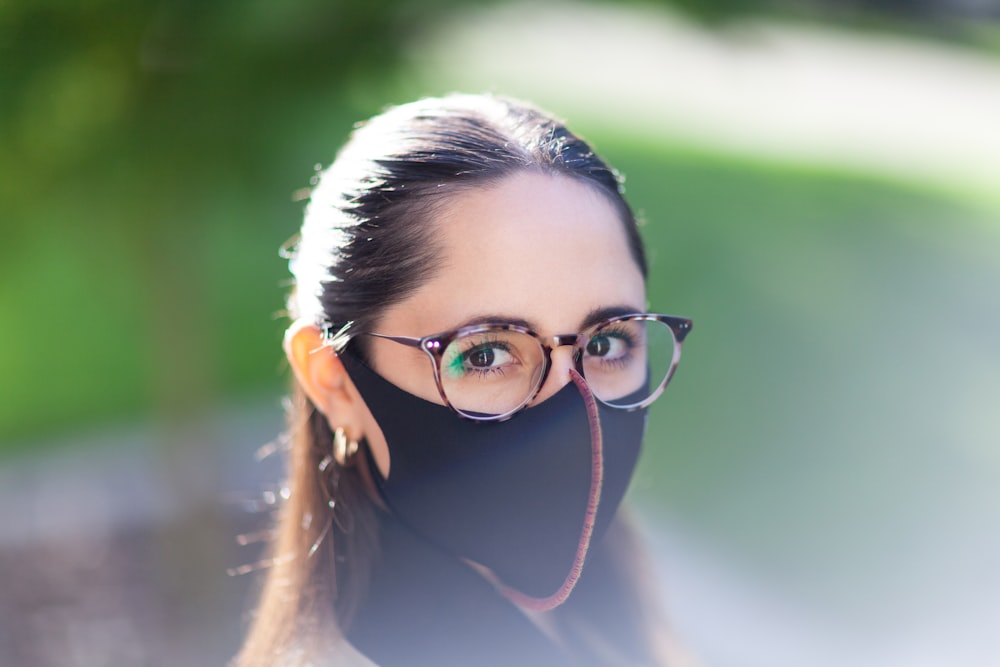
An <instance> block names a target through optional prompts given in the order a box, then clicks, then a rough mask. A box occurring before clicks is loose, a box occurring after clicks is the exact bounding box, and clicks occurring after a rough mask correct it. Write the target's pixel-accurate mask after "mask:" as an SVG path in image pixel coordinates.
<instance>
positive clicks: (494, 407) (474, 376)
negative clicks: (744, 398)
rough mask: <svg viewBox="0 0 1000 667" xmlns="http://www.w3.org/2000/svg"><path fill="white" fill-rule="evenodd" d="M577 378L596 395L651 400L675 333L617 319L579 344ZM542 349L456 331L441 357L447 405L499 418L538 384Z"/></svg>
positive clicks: (496, 335) (619, 403) (617, 400)
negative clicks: (580, 354)
mask: <svg viewBox="0 0 1000 667" xmlns="http://www.w3.org/2000/svg"><path fill="white" fill-rule="evenodd" d="M581 348H582V367H583V375H584V378H585V379H586V380H587V384H588V385H589V387H590V390H591V391H592V392H594V395H595V396H596V397H597V398H599V399H600V400H602V401H604V402H605V403H607V404H609V405H613V406H616V407H631V406H634V405H637V404H639V403H641V402H642V401H644V400H646V399H647V398H649V396H650V395H651V394H652V393H653V392H655V391H656V390H657V389H658V388H659V387H660V385H661V384H662V383H663V380H664V379H666V377H667V374H668V373H669V372H670V368H671V365H672V363H673V356H674V335H673V331H672V330H671V329H670V327H669V326H667V325H666V324H664V323H663V322H659V321H656V320H620V321H616V322H612V323H610V324H608V325H607V326H604V327H601V328H600V329H598V330H596V331H592V332H591V333H590V336H589V338H588V339H587V340H586V341H583V342H582V343H581ZM544 363H545V351H544V349H543V347H542V344H541V343H540V342H539V341H538V339H536V338H535V337H534V336H531V335H529V334H526V333H522V332H518V331H503V330H490V331H484V332H475V333H469V334H465V335H463V336H459V337H458V338H456V339H455V340H453V341H452V342H451V343H450V344H449V345H448V346H447V347H446V348H445V350H444V354H443V355H442V357H441V367H440V378H441V386H442V389H443V390H444V393H445V396H447V397H448V402H449V403H451V404H452V406H453V407H454V408H455V409H457V410H459V411H461V412H464V413H468V414H470V415H474V416H487V415H502V414H506V413H508V412H510V411H512V410H515V409H517V408H518V407H519V406H521V405H522V404H523V403H524V402H525V401H526V400H528V398H530V396H531V395H532V394H533V393H534V391H535V390H536V389H537V387H538V383H539V380H540V378H541V375H542V370H543V366H544Z"/></svg>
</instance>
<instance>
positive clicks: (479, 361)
mask: <svg viewBox="0 0 1000 667" xmlns="http://www.w3.org/2000/svg"><path fill="white" fill-rule="evenodd" d="M445 360H446V361H445V365H444V367H443V370H445V371H446V372H447V374H448V376H449V377H452V378H456V379H457V378H461V377H463V376H468V375H479V376H485V375H491V374H494V373H496V374H499V375H503V374H504V373H505V372H506V371H508V370H509V369H511V368H513V367H515V366H517V365H518V350H517V347H516V346H515V345H512V344H511V341H509V340H507V339H506V338H504V337H503V336H500V335H474V336H470V337H469V338H466V339H461V340H459V341H456V342H454V343H452V345H451V346H449V348H448V350H447V351H446V352H445Z"/></svg>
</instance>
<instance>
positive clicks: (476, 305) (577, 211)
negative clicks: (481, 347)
mask: <svg viewBox="0 0 1000 667" xmlns="http://www.w3.org/2000/svg"><path fill="white" fill-rule="evenodd" d="M431 226H432V228H433V231H432V232H431V233H432V235H433V238H434V239H435V241H436V244H437V245H438V247H439V248H440V254H439V257H438V260H437V261H438V265H437V266H436V267H435V271H434V274H433V276H432V278H431V279H430V280H429V281H428V282H427V283H426V284H424V285H422V286H421V287H420V288H419V289H418V290H417V291H416V292H415V293H414V294H413V295H412V296H411V297H410V298H408V299H406V300H405V301H403V302H401V303H399V304H397V305H396V306H394V307H393V308H392V309H390V311H389V312H387V313H386V316H385V318H384V319H383V324H384V326H385V327H391V328H393V329H396V327H397V326H398V327H400V333H402V330H403V329H405V333H406V335H426V334H430V333H435V332H438V331H442V330H445V329H450V328H454V327H457V326H460V325H462V324H464V323H465V322H467V321H468V320H470V319H474V318H478V317H483V316H489V315H498V316H505V317H510V318H516V319H520V320H527V321H528V322H529V323H530V324H531V326H532V327H533V328H535V329H536V330H537V331H539V332H540V333H546V334H551V333H566V332H569V331H573V330H575V329H576V328H578V327H579V326H580V324H581V323H582V322H583V320H584V318H585V317H586V316H587V315H588V314H589V313H591V312H593V311H594V310H599V309H602V308H607V307H614V306H631V307H634V308H635V309H636V310H641V309H643V308H644V305H645V296H644V287H645V286H644V283H643V278H642V275H641V273H640V271H639V268H638V267H637V266H636V263H635V260H634V259H633V258H632V255H631V253H630V252H629V248H628V242H627V237H626V234H625V230H624V225H623V222H622V220H621V219H620V217H619V215H618V213H617V211H616V210H615V208H614V206H612V204H611V202H609V201H608V199H607V198H606V196H605V195H603V194H602V193H600V192H599V191H597V190H596V189H595V188H593V187H591V186H590V185H588V184H586V183H583V182H580V181H577V180H574V179H572V178H569V177H567V176H562V175H551V174H544V173H538V172H527V171H526V172H519V173H516V174H513V175H511V176H508V177H506V178H504V179H502V180H501V181H499V182H497V183H494V184H491V185H489V186H486V187H482V188H477V189H472V190H468V191H464V192H461V193H459V194H456V195H455V196H453V197H451V198H450V199H448V200H447V201H446V202H445V204H444V205H443V206H441V207H440V208H438V209H437V212H436V214H435V217H434V219H433V221H432V222H431Z"/></svg>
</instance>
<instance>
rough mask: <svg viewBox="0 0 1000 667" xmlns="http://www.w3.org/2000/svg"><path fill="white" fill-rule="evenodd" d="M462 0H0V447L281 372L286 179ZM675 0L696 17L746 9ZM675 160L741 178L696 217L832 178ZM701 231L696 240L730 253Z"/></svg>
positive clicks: (336, 139)
mask: <svg viewBox="0 0 1000 667" xmlns="http://www.w3.org/2000/svg"><path fill="white" fill-rule="evenodd" d="M459 4H460V3H459V2H458V0H433V1H428V2H420V3H417V2H393V1H392V0H372V1H371V2H365V3H359V2H351V1H349V0H333V1H322V0H296V1H290V2H282V3H274V2H267V1H264V0H247V1H243V2H236V1H235V0H229V1H220V2H212V3H203V2H197V1H195V0H178V1H175V2H156V1H153V0H147V1H146V2H134V1H129V2H126V1H124V0H92V1H90V2H81V3H76V4H66V3H49V2H33V3H29V2H8V3H4V4H2V5H0V217H2V227H0V230H2V231H0V234H2V236H0V378H2V381H0V391H2V396H0V443H6V444H0V448H2V447H4V446H8V447H9V446H12V444H11V443H13V442H15V441H17V440H23V439H24V438H26V437H28V436H30V435H33V434H42V435H44V434H46V433H52V432H55V431H58V430H62V429H66V428H68V427H69V426H70V425H74V426H76V425H79V424H81V423H86V422H93V421H97V420H101V419H104V418H107V417H109V416H120V415H124V414H136V413H137V412H140V411H149V410H153V411H154V412H156V413H157V414H159V415H161V416H165V417H167V418H169V417H171V416H176V415H184V414H188V413H191V412H194V411H198V410H201V409H203V408H205V407H207V406H210V405H211V403H212V402H213V401H214V400H215V399H216V398H217V397H218V396H220V395H222V394H225V395H227V396H229V395H233V394H241V393H243V394H246V393H250V392H256V391H261V390H267V391H273V390H274V389H275V387H277V386H279V384H280V383H281V382H282V380H281V378H282V377H283V373H282V371H281V367H280V363H279V361H278V359H279V356H280V355H279V354H277V353H276V350H277V349H278V342H279V341H280V335H281V329H282V323H281V322H280V321H277V320H275V321H274V322H272V323H271V324H270V325H268V324H266V323H264V322H263V319H264V318H265V317H266V316H267V315H268V314H269V312H270V311H272V310H273V311H277V310H278V309H280V305H281V300H282V290H283V288H282V282H283V281H284V280H285V279H286V272H285V269H284V267H283V265H282V263H281V261H279V260H277V259H276V255H275V253H276V248H277V247H278V245H279V244H280V243H281V242H282V241H283V240H284V239H285V238H286V237H287V236H288V235H289V234H290V233H291V232H292V231H293V230H294V228H295V227H296V226H297V222H298V220H297V219H298V218H299V215H300V212H299V207H298V206H296V205H294V204H292V203H291V195H292V193H293V192H294V191H295V190H296V189H298V188H300V187H302V186H303V185H305V183H306V182H307V181H308V178H309V176H310V175H311V168H312V165H313V164H315V163H317V162H323V163H328V162H329V160H330V159H331V158H332V154H333V151H334V149H335V147H336V146H338V145H339V144H340V143H341V142H342V140H343V139H344V137H345V136H346V134H347V131H348V130H349V128H350V125H351V123H352V122H353V121H354V120H356V119H358V118H364V117H367V116H369V115H371V114H372V113H374V112H376V111H378V109H379V108H380V107H381V106H382V105H383V104H385V103H387V102H390V101H394V100H399V99H400V97H399V96H400V95H402V94H403V93H401V92H400V91H404V92H405V96H407V97H408V96H410V95H411V93H413V92H414V91H412V90H410V89H409V88H408V87H407V82H405V81H400V80H398V78H397V77H398V76H399V74H398V72H400V71H401V70H398V69H396V68H397V65H398V64H399V62H400V59H401V58H402V57H403V56H404V54H405V52H406V48H407V46H408V45H409V44H410V43H411V42H412V40H413V39H414V37H415V36H417V35H419V34H420V33H421V31H422V29H423V28H424V27H427V26H430V25H432V24H433V23H434V22H435V21H437V20H438V19H439V18H440V17H441V16H442V15H444V14H445V13H446V12H448V11H452V10H453V9H454V8H455V7H457V6H459ZM464 4H468V3H464ZM482 4H486V3H485V2H482ZM681 4H682V5H685V6H687V7H689V8H690V9H691V10H692V11H696V12H698V13H700V14H701V15H704V16H709V15H712V16H724V15H729V14H730V13H732V12H741V11H744V10H745V7H746V6H750V5H746V6H744V5H738V4H737V3H733V2H730V1H728V0H716V1H714V2H696V1H695V0H685V1H684V2H682V3H681ZM752 6H753V7H755V8H757V9H760V8H762V7H763V8H768V7H772V6H777V5H772V3H771V2H761V3H752ZM421 92H422V91H421ZM601 145H602V147H606V148H607V149H608V150H609V152H615V153H616V155H618V156H620V160H619V162H620V163H621V164H622V167H623V169H624V170H625V171H627V173H629V174H630V175H631V179H632V180H630V189H631V191H632V192H633V194H634V197H635V199H636V200H637V201H640V202H641V205H642V206H644V207H647V208H648V210H650V211H654V210H657V209H658V208H659V207H664V208H666V207H668V206H669V204H668V202H669V201H673V200H674V198H675V197H677V196H679V195H678V193H676V192H673V191H672V190H670V191H668V190H663V189H659V188H657V187H655V186H654V187H653V188H652V190H650V191H649V192H643V187H644V186H643V185H641V184H642V180H641V179H642V178H643V176H642V174H644V173H659V172H658V171H650V169H651V167H652V165H648V164H646V163H645V162H644V161H643V160H645V159H647V158H643V157H641V156H637V155H638V154H636V155H633V153H632V152H630V151H631V149H629V148H627V147H623V148H621V149H620V150H619V149H616V148H615V140H614V139H612V140H610V141H608V142H604V143H602V144H601ZM664 155H667V156H669V155H670V153H669V152H667V153H664ZM678 160H679V161H678V162H677V163H676V164H675V165H674V166H673V169H674V171H675V172H676V176H677V178H678V179H679V180H678V182H681V183H685V184H686V186H685V188H686V189H685V190H684V192H688V193H694V192H704V191H709V192H711V191H714V190H713V189H714V188H716V187H718V188H724V189H725V191H727V192H736V193H741V196H743V197H745V199H744V200H743V201H740V202H739V203H738V204H737V205H734V207H733V208H720V209H714V208H711V206H714V205H717V204H718V201H719V200H718V198H716V197H713V196H709V197H708V199H707V200H703V199H702V198H700V197H695V196H692V195H690V194H687V195H683V193H681V195H682V196H684V198H685V203H684V205H683V206H685V207H688V208H682V210H685V211H686V213H685V216H687V217H689V218H690V219H692V220H699V221H705V220H711V221H715V223H714V224H717V225H719V226H720V229H721V228H722V227H723V226H726V225H737V224H740V219H734V216H733V214H734V213H736V212H740V213H742V212H745V211H757V212H758V214H759V215H761V216H764V217H765V218H766V219H767V220H768V221H770V224H772V225H774V226H775V227H774V229H793V228H794V229H799V228H800V227H799V226H797V225H798V223H801V222H802V220H801V217H800V214H801V211H800V210H799V209H794V210H793V209H791V208H788V207H787V202H784V201H781V202H779V203H778V204H775V203H774V200H773V192H774V191H773V190H772V189H771V188H778V189H779V190H780V191H782V192H784V191H785V189H786V188H787V187H789V186H788V184H789V183H792V182H794V183H796V184H797V187H800V190H799V192H800V193H802V194H800V195H797V196H799V197H805V196H806V194H807V193H810V194H809V196H811V194H813V193H812V191H813V190H814V189H816V188H820V189H822V187H826V185H822V184H834V183H839V182H840V181H839V180H838V179H837V178H834V177H830V176H829V175H816V176H814V177H810V178H807V179H805V180H802V177H801V176H799V175H795V174H775V173H771V172H766V171H759V172H755V171H754V170H753V169H750V170H746V169H741V170H737V171H732V170H729V169H728V168H722V169H716V168H714V167H713V168H709V167H706V163H705V161H704V158H703V157H698V156H695V155H685V156H683V158H678ZM656 169H660V167H656ZM831 187H833V186H832V185H831ZM843 187H844V188H846V189H845V191H844V192H841V193H839V194H838V196H837V197H834V198H830V201H831V207H832V208H831V209H830V210H831V211H833V212H835V211H837V210H842V211H843V217H850V218H852V219H853V218H855V217H856V216H858V215H860V216H861V217H862V218H865V219H873V218H875V217H877V216H879V215H881V214H882V213H883V212H885V211H883V209H888V210H889V211H890V212H889V217H890V218H892V217H896V218H899V217H904V214H903V213H894V212H893V211H896V210H897V209H898V210H899V211H907V210H909V209H910V208H911V207H912V206H913V203H912V201H911V200H908V199H907V197H906V196H902V197H900V198H898V199H897V198H894V197H890V198H889V199H890V200H891V201H893V202H896V203H892V204H886V203H885V202H886V197H885V196H883V195H882V194H880V193H882V192H883V190H881V189H880V187H881V186H871V185H870V184H865V183H860V182H854V181H851V182H849V184H848V185H844V186H843ZM852 193H853V194H852ZM900 202H901V203H900ZM706 206H707V207H709V208H708V209H704V208H702V207H706ZM805 206H806V204H805V200H802V201H801V202H800V207H805ZM831 215H833V213H831ZM832 219H835V220H836V219H840V218H837V217H836V216H835V217H834V218H832ZM727 229H728V227H727ZM782 233H784V232H782ZM751 240H752V239H751ZM689 241H690V243H692V244H693V245H691V246H690V247H691V248H693V249H692V251H691V255H690V257H692V258H697V257H699V255H698V254H697V253H699V252H713V253H715V252H722V253H724V252H725V251H724V250H720V249H717V248H711V247H710V246H709V244H708V241H707V240H704V239H702V240H700V241H699V240H698V239H690V240H686V241H685V243H686V244H687V243H688V242H689ZM664 242H666V243H669V240H666V241H664ZM658 243H659V241H657V240H654V245H658ZM746 251H747V248H740V252H744V253H745V252H746ZM656 252H662V251H661V250H654V253H656ZM721 256H723V257H728V256H726V255H724V254H723V255H721ZM741 257H742V255H741V256H736V255H733V256H732V257H729V258H728V259H726V261H727V262H733V263H735V262H739V261H744V260H743V259H741ZM268 258H274V259H273V261H271V260H269V259H268ZM691 261H695V259H692V260H691ZM720 289H721V286H720ZM691 314H692V315H697V313H691ZM699 335H708V334H699Z"/></svg>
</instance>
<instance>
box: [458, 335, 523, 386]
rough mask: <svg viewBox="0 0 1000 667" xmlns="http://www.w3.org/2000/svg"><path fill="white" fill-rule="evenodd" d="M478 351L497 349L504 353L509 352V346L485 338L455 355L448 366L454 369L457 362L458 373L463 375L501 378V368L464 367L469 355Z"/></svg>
mask: <svg viewBox="0 0 1000 667" xmlns="http://www.w3.org/2000/svg"><path fill="white" fill-rule="evenodd" d="M480 349H498V350H503V351H504V352H510V345H507V344H506V343H504V342H502V341H500V340H495V339H494V340H490V339H488V338H487V339H486V340H483V341H480V342H478V343H475V344H473V345H470V346H469V347H468V348H467V349H464V350H462V351H461V352H460V353H459V354H456V355H455V358H454V359H452V360H451V362H449V364H448V365H449V366H451V367H454V365H455V364H456V362H457V363H458V364H459V367H460V371H461V373H462V374H463V375H469V374H470V373H473V374H475V375H478V376H480V377H486V376H487V375H493V374H499V375H501V376H502V375H503V374H504V369H503V366H496V367H491V368H479V367H476V366H466V365H465V362H466V360H468V358H469V355H471V354H472V353H473V352H475V351H476V350H480Z"/></svg>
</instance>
